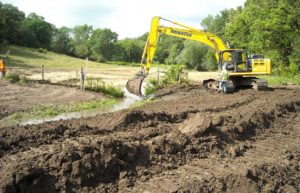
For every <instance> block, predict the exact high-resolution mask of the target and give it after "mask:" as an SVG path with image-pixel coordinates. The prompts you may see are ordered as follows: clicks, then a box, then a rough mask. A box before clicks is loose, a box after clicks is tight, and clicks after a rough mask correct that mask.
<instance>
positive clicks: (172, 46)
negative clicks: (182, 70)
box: [155, 35, 184, 64]
mask: <svg viewBox="0 0 300 193" xmlns="http://www.w3.org/2000/svg"><path fill="white" fill-rule="evenodd" d="M183 42H184V39H181V38H178V37H172V36H166V35H162V36H161V37H160V39H159V42H158V43H157V48H156V55H155V59H156V60H157V61H158V62H159V63H166V64H174V63H175V58H176V57H177V56H178V55H179V54H180V52H181V50H182V49H183Z"/></svg>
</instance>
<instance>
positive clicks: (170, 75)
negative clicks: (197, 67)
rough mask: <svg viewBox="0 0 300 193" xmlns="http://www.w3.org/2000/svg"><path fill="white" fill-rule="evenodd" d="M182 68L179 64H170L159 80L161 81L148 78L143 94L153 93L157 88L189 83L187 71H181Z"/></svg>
mask: <svg viewBox="0 0 300 193" xmlns="http://www.w3.org/2000/svg"><path fill="white" fill-rule="evenodd" d="M182 69H183V67H182V66H181V65H172V66H171V67H170V68H169V70H168V71H167V72H166V74H165V76H164V77H163V79H162V80H161V83H159V82H158V81H157V79H156V78H151V79H149V81H148V83H147V85H146V88H145V95H146V96H148V95H150V94H153V93H154V92H155V91H156V90H157V89H159V88H163V87H166V86H170V85H175V84H179V85H181V84H189V80H188V78H187V73H183V71H182Z"/></svg>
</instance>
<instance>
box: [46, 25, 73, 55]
mask: <svg viewBox="0 0 300 193" xmlns="http://www.w3.org/2000/svg"><path fill="white" fill-rule="evenodd" d="M70 34H71V29H70V28H67V27H61V28H59V29H55V31H54V35H53V39H52V42H51V49H52V50H54V51H55V52H58V53H62V54H69V55H71V54H72V53H73V49H74V48H73V46H72V39H71V36H70Z"/></svg>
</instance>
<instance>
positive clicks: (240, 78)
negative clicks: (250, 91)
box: [126, 16, 272, 95]
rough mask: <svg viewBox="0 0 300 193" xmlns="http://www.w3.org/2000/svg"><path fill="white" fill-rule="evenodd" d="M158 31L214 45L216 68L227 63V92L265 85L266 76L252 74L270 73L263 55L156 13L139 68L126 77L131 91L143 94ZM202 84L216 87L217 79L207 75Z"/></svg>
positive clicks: (207, 86) (264, 87) (266, 85)
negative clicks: (162, 21) (228, 44)
mask: <svg viewBox="0 0 300 193" xmlns="http://www.w3.org/2000/svg"><path fill="white" fill-rule="evenodd" d="M160 20H164V21H166V22H168V23H171V24H172V26H163V25H161V24H160ZM160 34H165V35H170V36H175V37H179V38H184V39H189V40H194V41H197V42H200V43H203V44H205V45H207V46H209V47H211V48H213V49H214V50H215V53H216V54H215V56H216V59H217V61H218V69H219V72H220V69H222V67H223V65H226V68H227V70H228V72H229V81H228V84H227V87H228V88H227V92H233V91H234V90H235V88H238V87H252V88H254V89H256V90H264V89H266V88H267V87H268V84H267V81H266V80H264V79H259V78H256V77H255V76H257V75H269V74H271V71H272V66H271V61H270V59H264V58H263V56H262V55H253V56H252V57H250V58H249V57H248V54H247V51H246V50H244V49H230V48H228V47H227V46H226V44H225V43H224V42H223V40H222V39H221V38H220V37H218V36H216V35H214V34H212V33H209V32H205V31H202V30H199V29H195V28H192V27H189V26H186V25H183V24H180V23H178V22H174V21H170V20H168V19H164V18H161V17H159V16H157V17H154V18H153V19H152V23H151V29H150V32H149V35H148V39H147V42H146V45H145V48H144V51H143V55H142V61H141V71H139V72H138V73H137V74H136V76H135V77H134V78H133V79H131V80H128V82H127V84H126V88H127V90H128V91H129V92H130V93H133V94H135V95H142V91H141V87H142V82H143V80H144V79H145V78H146V76H147V75H148V74H149V70H150V67H151V64H152V62H153V58H154V54H155V50H156V46H157V42H158V40H159V36H160ZM203 85H204V86H205V87H206V88H212V89H218V87H219V81H218V80H214V79H208V80H204V81H203Z"/></svg>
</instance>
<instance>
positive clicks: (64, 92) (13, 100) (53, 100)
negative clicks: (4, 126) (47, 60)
mask: <svg viewBox="0 0 300 193" xmlns="http://www.w3.org/2000/svg"><path fill="white" fill-rule="evenodd" d="M0 98H1V101H3V102H1V103H0V120H1V119H2V118H4V117H5V116H7V115H9V114H12V113H14V112H17V111H24V110H27V109H30V108H33V107H36V106H39V105H47V104H71V103H75V102H83V101H89V100H96V99H102V98H104V96H103V95H100V94H97V93H93V92H81V91H80V90H79V89H78V88H70V87H64V86H56V85H49V84H38V83H31V84H25V85H20V84H11V83H8V82H6V81H1V80H0ZM0 124H1V123H0Z"/></svg>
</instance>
